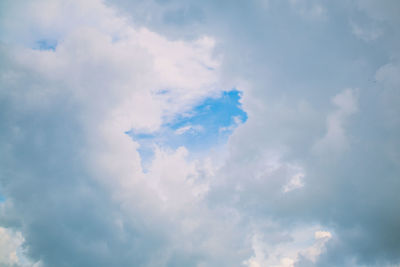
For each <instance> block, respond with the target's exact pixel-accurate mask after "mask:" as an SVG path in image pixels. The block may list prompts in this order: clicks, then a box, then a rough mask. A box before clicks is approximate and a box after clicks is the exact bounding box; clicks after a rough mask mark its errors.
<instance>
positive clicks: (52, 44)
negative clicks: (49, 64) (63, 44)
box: [33, 39, 57, 51]
mask: <svg viewBox="0 0 400 267" xmlns="http://www.w3.org/2000/svg"><path fill="white" fill-rule="evenodd" d="M56 48H57V40H54V39H41V40H39V41H36V43H35V45H34V47H33V49H36V50H52V51H55V50H56Z"/></svg>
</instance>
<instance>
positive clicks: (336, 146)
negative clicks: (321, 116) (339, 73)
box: [314, 89, 358, 154]
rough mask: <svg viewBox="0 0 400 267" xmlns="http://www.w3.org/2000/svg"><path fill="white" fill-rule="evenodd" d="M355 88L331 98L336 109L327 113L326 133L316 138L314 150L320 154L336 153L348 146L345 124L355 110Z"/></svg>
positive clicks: (356, 108)
mask: <svg viewBox="0 0 400 267" xmlns="http://www.w3.org/2000/svg"><path fill="white" fill-rule="evenodd" d="M357 94H358V93H357V90H355V89H346V90H344V91H343V92H342V93H340V94H338V95H336V96H335V97H334V98H333V99H332V103H333V104H334V105H335V106H336V110H335V111H333V112H332V113H331V114H329V115H328V118H327V120H326V134H325V136H324V137H323V138H322V139H320V140H318V141H317V143H316V144H315V146H314V150H315V152H317V153H321V154H325V153H327V154H330V153H333V154H337V153H340V152H342V151H344V150H346V149H348V146H349V140H348V137H347V135H346V130H345V124H346V121H347V120H348V117H349V116H350V115H352V114H354V113H355V112H357V110H358V107H357Z"/></svg>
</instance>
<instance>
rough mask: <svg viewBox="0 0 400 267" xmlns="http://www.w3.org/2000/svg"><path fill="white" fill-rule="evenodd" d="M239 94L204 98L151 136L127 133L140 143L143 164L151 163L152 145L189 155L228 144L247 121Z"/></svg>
mask: <svg viewBox="0 0 400 267" xmlns="http://www.w3.org/2000/svg"><path fill="white" fill-rule="evenodd" d="M240 98H241V93H240V92H239V91H238V90H236V89H234V90H231V91H224V92H223V93H222V94H221V95H220V96H219V97H218V98H207V99H205V100H204V101H203V102H202V103H200V104H199V105H197V106H195V107H194V108H193V109H192V110H191V111H190V112H188V113H185V114H179V115H178V116H176V117H175V118H174V119H173V120H172V121H171V122H168V123H166V124H164V125H162V127H161V129H160V130H159V131H157V132H154V133H139V132H136V131H135V130H130V131H128V132H126V134H128V135H129V136H131V137H132V139H133V140H135V141H136V142H138V143H139V144H140V148H139V149H138V152H139V153H140V155H141V158H142V162H145V163H146V162H149V161H151V159H152V157H153V155H154V145H158V146H161V147H167V148H171V149H176V148H178V147H180V146H184V147H186V148H187V149H188V150H189V151H191V152H195V153H197V152H200V153H201V152H204V151H206V150H208V149H210V148H211V147H214V146H218V145H220V144H223V143H225V142H226V141H227V139H228V137H229V136H230V135H231V134H232V132H233V130H234V129H235V128H236V127H237V126H238V124H239V123H244V122H245V121H246V120H247V114H246V112H245V111H243V110H242V107H241V104H240Z"/></svg>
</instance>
